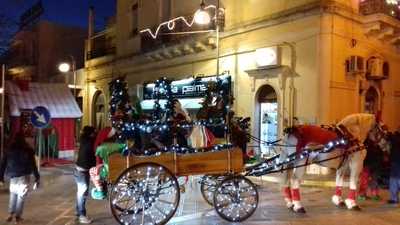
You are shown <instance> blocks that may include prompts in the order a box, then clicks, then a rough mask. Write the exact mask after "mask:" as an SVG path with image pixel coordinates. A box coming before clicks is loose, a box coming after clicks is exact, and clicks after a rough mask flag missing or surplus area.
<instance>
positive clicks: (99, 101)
mask: <svg viewBox="0 0 400 225" xmlns="http://www.w3.org/2000/svg"><path fill="white" fill-rule="evenodd" d="M105 105H106V104H105V98H104V94H103V93H102V92H101V91H97V92H96V93H95V95H94V98H93V116H92V118H93V125H94V126H95V127H96V128H97V129H101V128H104V127H105V125H106V111H105Z"/></svg>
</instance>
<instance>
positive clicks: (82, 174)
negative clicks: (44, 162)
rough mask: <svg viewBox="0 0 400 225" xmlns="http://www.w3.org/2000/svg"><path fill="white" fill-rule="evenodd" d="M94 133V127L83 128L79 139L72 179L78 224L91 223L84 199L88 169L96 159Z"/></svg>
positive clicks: (87, 190)
mask: <svg viewBox="0 0 400 225" xmlns="http://www.w3.org/2000/svg"><path fill="white" fill-rule="evenodd" d="M95 137H96V132H95V129H94V127H91V126H85V127H84V128H83V130H82V134H81V137H80V147H79V152H78V158H77V160H76V168H75V171H74V178H75V182H76V187H77V192H76V206H75V207H76V215H77V217H78V220H79V223H84V224H88V223H92V220H91V219H90V218H89V217H87V215H86V199H87V197H88V194H89V179H90V176H89V169H90V168H91V167H93V166H95V165H96V157H95V155H94V149H93V148H94V147H93V146H94V141H95Z"/></svg>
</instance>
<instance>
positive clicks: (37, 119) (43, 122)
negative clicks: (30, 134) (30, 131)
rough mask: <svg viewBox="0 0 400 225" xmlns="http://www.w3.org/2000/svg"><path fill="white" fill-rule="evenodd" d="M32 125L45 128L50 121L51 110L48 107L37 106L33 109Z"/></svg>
mask: <svg viewBox="0 0 400 225" xmlns="http://www.w3.org/2000/svg"><path fill="white" fill-rule="evenodd" d="M31 122H32V125H33V126H34V127H36V128H45V127H47V125H49V122H50V112H49V110H47V108H46V107H43V106H37V107H35V108H34V109H33V110H32V115H31Z"/></svg>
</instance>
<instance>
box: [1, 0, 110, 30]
mask: <svg viewBox="0 0 400 225" xmlns="http://www.w3.org/2000/svg"><path fill="white" fill-rule="evenodd" d="M36 2H38V0H0V13H3V14H6V15H7V16H8V17H9V18H12V19H13V20H14V21H16V22H18V20H19V16H20V15H21V14H22V13H23V12H24V11H25V10H27V9H28V8H30V7H31V6H32V5H33V4H35V3H36ZM115 2H116V0H42V3H43V7H44V14H43V15H42V17H41V18H42V19H44V20H49V21H52V22H56V23H60V24H64V25H73V26H79V27H87V17H88V9H89V6H94V7H95V16H96V20H95V23H96V30H101V29H102V28H103V27H104V24H105V20H106V18H107V17H109V16H112V15H114V14H115V4H116V3H115Z"/></svg>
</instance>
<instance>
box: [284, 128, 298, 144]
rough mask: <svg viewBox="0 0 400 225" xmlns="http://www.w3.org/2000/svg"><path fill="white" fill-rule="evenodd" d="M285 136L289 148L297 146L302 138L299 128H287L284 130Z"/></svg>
mask: <svg viewBox="0 0 400 225" xmlns="http://www.w3.org/2000/svg"><path fill="white" fill-rule="evenodd" d="M283 134H284V136H283V142H284V143H285V145H289V146H295V145H297V142H298V140H299V138H300V137H301V136H302V133H301V131H300V129H299V126H292V127H286V128H285V129H284V130H283Z"/></svg>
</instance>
